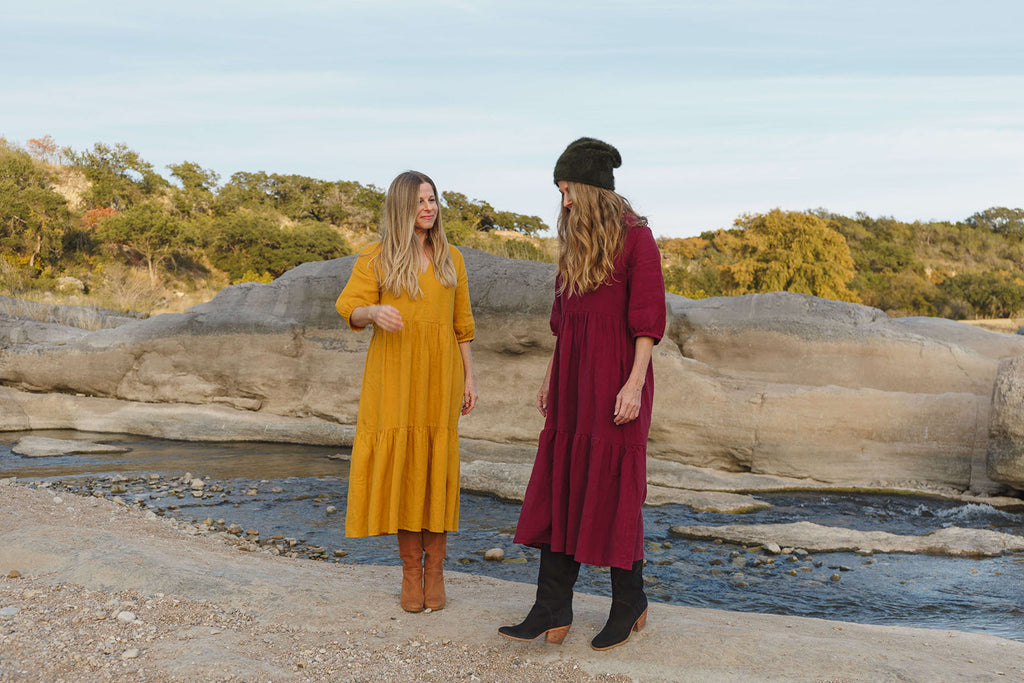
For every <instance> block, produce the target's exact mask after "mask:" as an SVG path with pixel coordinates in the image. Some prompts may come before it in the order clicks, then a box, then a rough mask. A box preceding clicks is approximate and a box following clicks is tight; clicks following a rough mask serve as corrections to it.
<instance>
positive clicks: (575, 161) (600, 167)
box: [555, 138, 622, 190]
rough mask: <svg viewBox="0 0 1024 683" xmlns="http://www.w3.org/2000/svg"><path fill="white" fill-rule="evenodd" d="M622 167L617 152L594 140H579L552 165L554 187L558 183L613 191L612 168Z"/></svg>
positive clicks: (609, 146)
mask: <svg viewBox="0 0 1024 683" xmlns="http://www.w3.org/2000/svg"><path fill="white" fill-rule="evenodd" d="M621 165H622V157H621V156H619V150H617V149H615V148H614V147H612V146H611V145H609V144H608V143H607V142H602V141H600V140H595V139H594V138H580V139H579V140H576V141H575V142H573V143H571V144H570V145H569V146H568V147H566V148H565V151H564V152H562V156H560V157H558V161H556V162H555V184H557V183H558V181H559V180H568V181H570V182H574V183H583V184H585V185H595V186H597V187H603V188H604V189H606V190H614V189H615V176H614V175H612V169H614V168H618V167H619V166H621Z"/></svg>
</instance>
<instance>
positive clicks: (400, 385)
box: [335, 242, 474, 536]
mask: <svg viewBox="0 0 1024 683" xmlns="http://www.w3.org/2000/svg"><path fill="white" fill-rule="evenodd" d="M450 251H451V256H452V263H453V264H454V266H455V273H456V276H457V278H458V284H457V285H456V286H455V287H454V288H451V289H448V288H445V287H444V286H443V285H442V284H441V283H440V281H438V279H437V277H436V276H435V275H434V267H433V265H430V266H428V267H427V270H426V271H424V272H423V273H422V274H421V275H420V279H419V284H420V289H421V290H422V291H423V297H422V298H421V299H418V300H416V301H413V300H412V299H410V298H409V297H408V296H407V295H406V294H404V293H403V294H402V296H399V297H394V296H392V295H391V294H390V293H389V292H387V291H382V290H381V288H380V284H379V282H378V280H377V277H376V275H375V273H374V268H373V259H374V257H375V256H376V255H377V254H378V253H379V252H380V243H379V242H376V243H374V244H370V245H368V246H367V247H365V248H364V249H363V250H362V251H361V252H360V254H359V257H358V258H357V260H356V263H355V266H353V268H352V275H351V277H350V278H349V281H348V284H346V285H345V289H344V290H343V291H342V292H341V296H339V297H338V301H337V302H336V304H335V308H337V310H338V313H340V314H341V316H342V317H343V318H345V320H346V321H347V322H348V324H349V327H351V328H352V329H353V330H357V331H358V330H361V329H362V328H360V327H355V326H354V325H352V321H351V315H352V311H353V309H355V308H356V307H358V306H372V305H375V304H384V305H389V306H394V307H395V308H397V309H398V310H399V312H400V313H401V314H402V321H403V326H402V329H401V330H399V331H398V332H387V331H385V330H383V329H380V328H378V327H377V326H373V337H372V338H371V339H370V346H369V348H368V349H367V352H366V366H365V368H364V370H363V385H362V391H361V393H360V395H359V417H358V419H357V421H356V436H355V441H354V443H353V445H352V463H351V466H350V468H349V480H348V509H347V512H346V515H345V535H346V536H379V535H382V534H393V533H396V532H397V531H398V530H399V529H404V530H407V531H420V530H422V529H426V530H428V531H434V532H443V531H458V528H459V434H458V422H459V415H460V412H461V410H462V394H463V386H464V381H465V377H464V370H463V364H462V355H461V354H460V353H459V344H461V343H463V342H468V341H472V340H473V333H474V323H473V312H472V310H471V309H470V305H469V287H468V280H467V278H466V266H465V263H464V262H463V260H462V254H460V253H459V252H458V250H457V249H455V248H454V247H451V249H450Z"/></svg>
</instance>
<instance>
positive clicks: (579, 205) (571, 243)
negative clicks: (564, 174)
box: [558, 181, 647, 296]
mask: <svg viewBox="0 0 1024 683" xmlns="http://www.w3.org/2000/svg"><path fill="white" fill-rule="evenodd" d="M566 184H567V185H568V188H567V193H568V195H569V198H570V199H571V200H572V208H571V209H567V208H566V207H565V205H564V204H563V205H562V210H561V212H560V213H559V215H558V275H559V277H560V278H561V283H560V285H559V287H558V293H559V294H563V293H565V292H568V293H569V294H570V295H576V296H579V295H581V294H586V293H587V292H590V291H593V290H595V289H597V288H598V287H600V286H601V285H603V284H605V283H606V282H607V281H608V278H609V277H610V276H611V274H612V271H613V270H614V269H615V258H616V257H617V256H618V255H619V254H620V253H621V252H622V248H623V245H624V244H625V243H626V230H627V229H628V226H627V223H626V216H627V214H629V215H632V216H634V217H635V222H636V223H638V224H645V223H646V222H647V221H646V219H644V218H642V217H640V216H637V215H636V213H635V212H634V211H633V207H632V206H630V204H629V201H628V200H627V199H626V198H625V197H623V196H622V195H620V194H617V193H615V192H613V191H612V190H606V189H604V188H603V187H597V186H595V185H587V184H585V183H574V182H571V181H570V182H568V183H566Z"/></svg>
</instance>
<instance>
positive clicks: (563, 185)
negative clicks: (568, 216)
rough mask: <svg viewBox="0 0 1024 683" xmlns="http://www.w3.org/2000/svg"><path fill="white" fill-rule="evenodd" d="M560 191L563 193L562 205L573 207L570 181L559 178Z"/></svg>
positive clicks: (568, 207) (567, 207)
mask: <svg viewBox="0 0 1024 683" xmlns="http://www.w3.org/2000/svg"><path fill="white" fill-rule="evenodd" d="M558 191H559V192H561V193H562V206H563V207H565V208H566V209H571V208H572V197H570V196H569V183H567V182H566V181H564V180H559V181H558Z"/></svg>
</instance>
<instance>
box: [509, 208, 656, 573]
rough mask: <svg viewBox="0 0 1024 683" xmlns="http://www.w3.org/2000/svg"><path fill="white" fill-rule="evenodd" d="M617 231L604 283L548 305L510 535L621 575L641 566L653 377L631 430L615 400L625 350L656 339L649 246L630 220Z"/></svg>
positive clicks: (628, 358)
mask: <svg viewBox="0 0 1024 683" xmlns="http://www.w3.org/2000/svg"><path fill="white" fill-rule="evenodd" d="M626 223H627V226H628V229H627V231H626V240H625V245H624V247H623V250H622V253H621V254H620V255H619V257H618V258H617V259H616V261H615V269H614V271H613V274H612V277H611V278H610V279H609V281H608V283H607V284H604V285H602V286H601V287H598V288H597V289H596V290H594V291H591V292H588V293H586V294H584V295H583V296H570V295H568V294H563V295H561V296H559V295H557V294H556V295H555V301H554V305H553V306H552V309H551V331H552V332H553V333H554V334H555V335H557V337H558V339H557V340H556V342H555V352H554V358H553V362H552V367H551V383H550V385H549V387H548V414H547V420H546V421H545V423H544V429H543V431H541V433H540V438H539V442H538V446H537V458H536V460H535V461H534V464H533V473H532V474H531V476H530V483H529V486H528V487H527V489H526V496H525V498H524V499H523V508H522V511H521V512H520V514H519V524H518V526H517V527H516V535H515V541H516V542H517V543H522V544H523V545H529V546H534V547H540V546H542V545H545V544H547V545H550V547H551V550H553V551H555V552H563V553H566V554H568V555H571V556H572V557H573V558H574V559H575V560H576V561H578V562H582V563H584V564H590V565H597V566H604V567H620V568H623V569H629V568H631V567H632V566H633V562H634V561H635V560H639V559H643V556H644V547H643V542H644V521H643V514H642V512H641V507H642V506H643V503H644V500H645V499H646V498H647V433H648V432H649V431H650V428H651V408H652V404H653V399H654V370H653V367H652V366H651V365H649V366H648V368H647V379H646V381H645V382H644V388H643V393H642V397H641V403H640V414H639V416H638V417H637V418H636V419H635V420H633V421H632V422H627V423H626V424H624V425H621V426H619V425H616V424H615V422H614V421H613V420H614V415H613V413H614V410H615V396H616V395H617V394H618V393H619V390H620V389H622V385H623V384H625V382H626V380H627V379H628V378H629V373H630V370H632V368H633V355H634V350H635V347H634V340H635V339H636V338H637V337H653V338H654V340H655V343H657V342H658V341H660V340H661V336H662V334H663V333H664V331H665V284H664V280H663V279H662V274H661V254H660V253H659V251H658V245H657V244H656V243H655V241H654V235H653V234H652V233H651V230H650V228H649V227H647V226H646V225H642V224H640V223H639V222H638V220H637V218H636V217H635V216H632V215H627V217H626Z"/></svg>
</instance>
